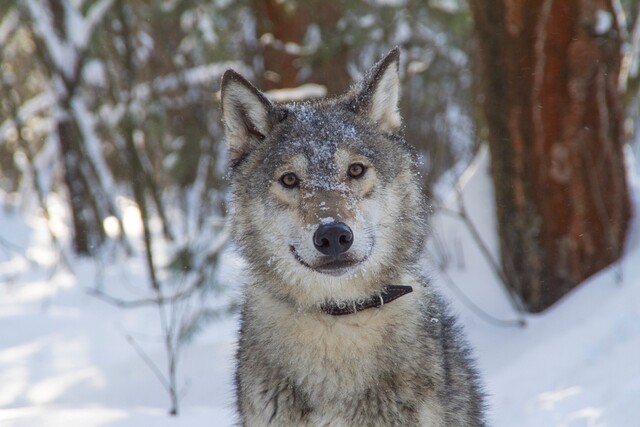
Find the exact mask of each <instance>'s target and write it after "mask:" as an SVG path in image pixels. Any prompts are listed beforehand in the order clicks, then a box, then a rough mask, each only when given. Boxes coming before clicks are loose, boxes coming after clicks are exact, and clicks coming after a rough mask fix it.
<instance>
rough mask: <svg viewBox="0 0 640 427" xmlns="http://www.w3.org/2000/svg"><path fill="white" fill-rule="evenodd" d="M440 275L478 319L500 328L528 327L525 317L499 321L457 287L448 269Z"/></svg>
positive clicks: (442, 269) (443, 270)
mask: <svg viewBox="0 0 640 427" xmlns="http://www.w3.org/2000/svg"><path fill="white" fill-rule="evenodd" d="M440 273H441V274H442V277H443V278H444V280H445V281H446V282H447V285H448V286H449V288H450V289H451V290H453V292H454V293H455V294H456V295H457V296H458V298H459V299H460V300H461V301H462V303H463V304H464V305H466V306H467V308H469V310H471V311H472V312H473V313H475V314H476V315H477V316H478V317H480V318H481V319H483V320H484V321H486V322H488V323H491V324H492V325H495V326H500V327H509V328H511V327H520V328H523V327H525V326H527V321H526V320H525V319H524V317H521V318H519V319H516V320H503V319H498V318H497V317H495V316H493V315H491V314H489V313H487V312H486V311H485V310H483V309H482V308H480V307H479V306H478V305H477V304H475V303H474V302H473V301H472V300H471V298H469V297H468V296H467V295H466V294H465V293H464V292H462V290H461V289H460V288H459V287H458V286H457V285H456V283H455V282H454V280H453V279H452V278H451V276H449V273H447V271H446V269H444V268H441V269H440Z"/></svg>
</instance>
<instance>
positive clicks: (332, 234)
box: [313, 222, 353, 256]
mask: <svg viewBox="0 0 640 427" xmlns="http://www.w3.org/2000/svg"><path fill="white" fill-rule="evenodd" d="M352 243H353V232H352V231H351V229H350V228H349V226H348V225H347V224H345V223H344V222H332V223H330V224H322V225H321V226H320V227H318V229H317V230H316V232H315V233H314V234H313V244H314V245H315V247H316V249H317V250H319V251H320V252H322V253H323V254H325V255H332V256H338V255H340V254H341V253H344V252H346V251H347V250H349V248H350V247H351V244H352Z"/></svg>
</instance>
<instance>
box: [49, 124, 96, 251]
mask: <svg viewBox="0 0 640 427" xmlns="http://www.w3.org/2000/svg"><path fill="white" fill-rule="evenodd" d="M74 125H75V123H74V122H73V121H72V120H71V118H70V117H69V116H68V115H67V117H63V118H61V119H59V121H58V123H57V126H56V127H57V133H58V145H59V147H60V157H61V160H62V165H63V175H64V183H65V186H66V187H67V190H68V191H69V206H70V207H71V209H70V210H71V216H72V220H73V245H74V250H75V253H77V254H78V255H91V253H92V252H93V249H95V248H96V247H97V246H98V245H99V244H100V243H101V239H100V238H99V232H98V227H100V224H96V220H95V215H94V212H93V210H92V209H91V207H90V203H89V199H90V197H91V196H90V194H89V193H88V189H87V188H86V186H85V184H84V183H85V180H84V176H83V174H82V169H81V167H82V166H81V162H82V159H81V157H80V155H79V153H78V151H77V149H76V147H75V146H74V145H75V144H74V141H77V140H78V138H79V137H78V135H77V132H76V129H75V126H74Z"/></svg>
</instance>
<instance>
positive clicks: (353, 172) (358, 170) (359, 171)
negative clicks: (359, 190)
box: [349, 163, 367, 179]
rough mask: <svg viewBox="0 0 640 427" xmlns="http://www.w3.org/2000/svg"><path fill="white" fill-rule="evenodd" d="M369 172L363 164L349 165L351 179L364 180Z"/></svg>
mask: <svg viewBox="0 0 640 427" xmlns="http://www.w3.org/2000/svg"><path fill="white" fill-rule="evenodd" d="M366 171H367V167H366V166H365V165H363V164H362V163H353V164H351V165H349V176H350V177H351V178H356V179H357V178H362V177H363V176H364V173H365V172H366Z"/></svg>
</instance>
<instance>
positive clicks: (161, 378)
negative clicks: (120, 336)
mask: <svg viewBox="0 0 640 427" xmlns="http://www.w3.org/2000/svg"><path fill="white" fill-rule="evenodd" d="M125 338H126V339H127V342H128V343H129V344H131V347H133V349H134V350H135V351H136V353H138V355H139V356H140V358H141V359H142V360H143V361H144V363H145V364H146V365H147V366H148V367H149V369H151V371H152V372H153V373H154V375H155V376H156V378H158V380H159V381H160V383H161V384H162V386H163V387H164V388H165V390H167V391H168V392H171V391H170V387H169V383H167V379H166V378H165V376H164V375H163V374H162V372H160V368H158V365H156V364H155V362H154V361H153V360H151V358H150V357H149V355H147V353H145V351H144V350H143V349H142V347H140V345H139V344H138V343H137V342H136V340H135V339H134V338H133V337H132V336H131V335H129V334H126V335H125Z"/></svg>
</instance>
